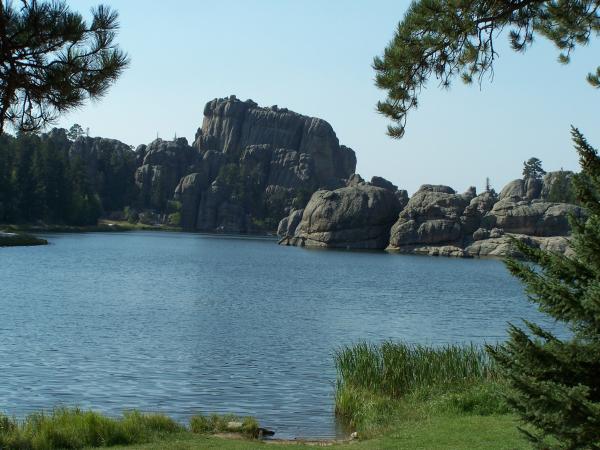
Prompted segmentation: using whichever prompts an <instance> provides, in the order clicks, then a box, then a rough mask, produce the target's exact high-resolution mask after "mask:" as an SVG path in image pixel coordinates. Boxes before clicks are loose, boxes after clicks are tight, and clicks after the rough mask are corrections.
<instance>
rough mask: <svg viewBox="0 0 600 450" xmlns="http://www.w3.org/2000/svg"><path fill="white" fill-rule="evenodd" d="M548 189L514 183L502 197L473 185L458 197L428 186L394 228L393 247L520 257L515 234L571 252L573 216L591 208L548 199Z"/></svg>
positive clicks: (533, 183) (421, 251) (445, 189)
mask: <svg viewBox="0 0 600 450" xmlns="http://www.w3.org/2000/svg"><path fill="white" fill-rule="evenodd" d="M549 183H550V181H549ZM542 192H544V183H543V182H542V181H540V180H528V181H523V180H515V181H512V182H510V183H509V184H508V185H507V186H505V187H504V189H503V190H502V192H501V193H500V196H499V199H498V198H496V196H495V195H494V194H493V192H484V193H483V194H481V195H478V196H475V197H473V195H475V192H474V191H473V190H472V189H470V190H469V191H468V192H467V193H465V194H462V195H458V194H454V193H453V191H452V190H451V189H450V188H448V187H447V186H444V187H432V186H427V185H426V186H423V187H422V188H421V189H419V191H417V193H416V194H415V195H414V196H413V197H412V198H411V199H410V201H409V203H408V205H407V206H406V208H405V209H404V210H403V211H402V212H401V213H400V216H399V218H398V221H397V222H396V223H395V224H394V226H393V227H392V231H391V238H390V245H389V247H388V249H390V250H394V251H400V252H403V253H418V254H428V255H445V256H519V255H518V253H517V252H516V250H515V249H514V248H513V246H512V245H511V242H512V240H511V239H513V238H514V239H517V240H521V241H526V242H527V243H529V244H530V245H533V246H535V247H538V248H542V249H547V250H551V251H557V252H561V253H565V252H568V251H569V249H568V235H569V232H570V226H569V217H570V216H574V217H576V218H581V217H584V215H585V212H584V210H582V209H581V208H580V207H578V206H576V205H573V204H567V203H552V202H547V201H544V200H542V199H540V196H541V195H542ZM469 197H471V200H470V201H468V202H467V206H464V205H465V202H466V201H467V200H468V198H469Z"/></svg>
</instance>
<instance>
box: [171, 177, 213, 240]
mask: <svg viewBox="0 0 600 450" xmlns="http://www.w3.org/2000/svg"><path fill="white" fill-rule="evenodd" d="M206 180H207V179H206V178H205V176H204V174H201V173H192V174H190V175H186V176H185V177H183V178H182V179H181V181H180V182H179V184H178V185H177V188H176V189H175V200H177V201H179V202H181V227H182V228H183V229H184V230H194V229H195V228H196V220H197V216H198V207H199V206H200V198H201V195H202V191H203V190H204V189H206Z"/></svg>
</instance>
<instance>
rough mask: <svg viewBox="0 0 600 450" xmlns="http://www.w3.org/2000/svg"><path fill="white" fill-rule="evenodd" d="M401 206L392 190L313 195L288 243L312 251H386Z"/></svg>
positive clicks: (372, 188) (349, 189)
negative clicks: (349, 249) (350, 249)
mask: <svg viewBox="0 0 600 450" xmlns="http://www.w3.org/2000/svg"><path fill="white" fill-rule="evenodd" d="M399 211H400V203H399V201H398V199H397V198H396V196H395V195H394V192H393V191H391V190H389V189H383V188H380V187H375V186H370V185H357V186H351V187H344V188H340V189H336V190H334V191H317V192H315V193H314V194H313V196H312V197H311V199H310V201H309V202H308V205H307V206H306V208H305V210H304V213H303V214H302V220H301V221H300V223H299V224H298V226H297V227H296V229H295V233H294V237H293V238H291V239H289V240H287V241H286V242H287V243H293V244H295V245H302V246H309V247H330V248H352V249H383V248H385V247H386V246H387V243H388V240H389V230H390V227H391V225H392V224H393V222H394V220H395V219H396V217H398V212H399Z"/></svg>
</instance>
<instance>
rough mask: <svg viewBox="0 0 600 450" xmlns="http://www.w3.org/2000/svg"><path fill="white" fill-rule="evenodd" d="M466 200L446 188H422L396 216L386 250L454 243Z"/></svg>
mask: <svg viewBox="0 0 600 450" xmlns="http://www.w3.org/2000/svg"><path fill="white" fill-rule="evenodd" d="M468 204H469V200H468V197H465V196H464V195H460V194H456V192H455V191H454V190H453V189H452V188H450V187H448V186H439V185H438V186H434V185H423V186H421V188H420V189H419V190H418V191H417V192H416V193H415V194H414V195H413V196H412V198H411V199H410V201H409V202H408V204H407V205H406V207H405V208H404V209H403V210H402V212H401V213H400V215H399V217H398V220H397V221H396V223H395V224H394V226H393V227H392V229H391V233H390V248H391V249H397V248H400V247H403V246H418V245H431V244H436V245H439V244H449V243H456V242H457V241H459V240H460V239H461V237H462V228H461V215H462V213H463V211H464V209H465V207H466V206H467V205H468Z"/></svg>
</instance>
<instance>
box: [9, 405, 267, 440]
mask: <svg viewBox="0 0 600 450" xmlns="http://www.w3.org/2000/svg"><path fill="white" fill-rule="evenodd" d="M232 426H233V429H232ZM224 432H235V433H236V434H237V435H239V436H240V437H245V438H248V439H252V438H256V437H258V435H259V432H260V428H259V426H258V423H257V422H256V420H254V419H253V418H250V417H246V418H238V417H236V416H233V415H225V416H219V415H212V416H201V415H197V416H193V417H192V418H191V419H190V421H189V426H187V427H186V426H183V425H181V424H179V423H177V422H176V421H174V420H173V419H171V418H170V417H167V416H165V415H162V414H142V413H140V412H137V411H132V412H128V413H125V414H124V415H123V416H122V417H118V418H112V417H107V416H104V415H102V414H99V413H96V412H92V411H82V410H80V409H68V408H63V409H57V410H55V411H53V412H52V413H48V414H44V413H35V414H31V415H29V416H28V417H27V418H25V419H24V420H21V421H19V420H15V419H11V418H9V417H7V416H0V449H7V450H8V449H11V450H12V449H14V450H21V449H23V450H24V449H31V450H38V449H39V450H46V449H81V448H97V447H114V446H127V447H129V446H132V445H136V444H138V445H139V444H149V443H158V442H165V441H166V442H169V441H173V440H177V439H182V438H183V439H187V440H188V441H189V440H194V438H195V440H205V439H206V437H207V436H209V435H214V434H217V433H224Z"/></svg>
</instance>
